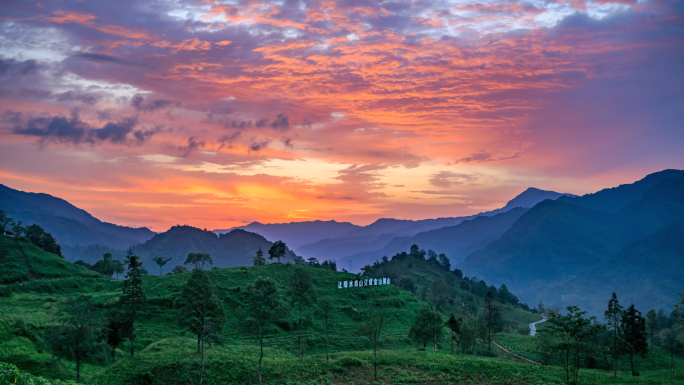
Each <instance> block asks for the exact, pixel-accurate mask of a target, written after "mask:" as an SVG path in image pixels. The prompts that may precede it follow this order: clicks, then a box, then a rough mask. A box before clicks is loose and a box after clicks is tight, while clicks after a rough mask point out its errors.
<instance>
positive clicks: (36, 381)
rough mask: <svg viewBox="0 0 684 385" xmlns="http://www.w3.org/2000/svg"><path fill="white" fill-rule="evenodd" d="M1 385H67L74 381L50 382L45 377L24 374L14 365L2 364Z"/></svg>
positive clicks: (0, 368) (0, 371)
mask: <svg viewBox="0 0 684 385" xmlns="http://www.w3.org/2000/svg"><path fill="white" fill-rule="evenodd" d="M0 384H17V385H67V384H74V382H73V381H60V380H48V379H46V378H43V377H38V376H32V375H31V374H28V373H24V372H22V371H21V370H19V368H17V367H16V366H14V365H12V364H7V363H4V362H0Z"/></svg>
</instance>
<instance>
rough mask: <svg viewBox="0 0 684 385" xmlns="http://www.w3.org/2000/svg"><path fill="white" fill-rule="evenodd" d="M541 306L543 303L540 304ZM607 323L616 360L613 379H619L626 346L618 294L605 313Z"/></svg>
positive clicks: (612, 297)
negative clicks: (622, 355)
mask: <svg viewBox="0 0 684 385" xmlns="http://www.w3.org/2000/svg"><path fill="white" fill-rule="evenodd" d="M540 305H541V302H540ZM604 315H605V317H606V321H608V329H611V334H612V340H613V341H612V344H611V345H612V346H611V347H610V353H611V355H612V356H613V360H614V366H615V367H614V371H613V377H617V366H618V359H619V358H620V355H621V354H622V352H623V349H624V346H623V345H624V344H623V340H622V338H621V337H620V336H621V334H622V332H621V329H620V320H621V319H622V306H621V305H620V301H619V300H618V298H617V293H615V292H613V294H611V297H610V299H609V300H608V308H607V309H606V311H605V312H604Z"/></svg>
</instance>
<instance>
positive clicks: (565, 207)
mask: <svg viewBox="0 0 684 385" xmlns="http://www.w3.org/2000/svg"><path fill="white" fill-rule="evenodd" d="M679 175H680V176H675V177H671V178H667V179H663V180H661V181H660V182H658V183H656V184H655V185H653V186H652V187H651V188H650V189H649V190H648V191H647V192H646V193H645V194H643V196H642V197H641V199H639V200H638V201H636V202H632V203H629V204H627V205H626V206H624V207H622V209H620V210H619V211H617V212H616V213H607V212H604V211H597V210H592V209H589V208H586V207H582V206H578V205H574V204H572V203H568V202H567V201H544V202H541V203H539V204H537V205H536V206H535V207H533V208H532V209H530V210H529V211H528V212H527V213H525V214H524V215H523V216H522V217H520V219H519V220H518V221H517V222H516V223H515V224H514V225H513V226H512V227H511V229H509V230H508V231H507V232H506V233H505V234H504V235H503V236H502V237H501V238H500V239H498V240H497V241H495V242H493V243H492V244H490V245H488V246H487V247H485V248H483V249H481V250H478V251H476V252H474V253H472V254H471V255H469V256H468V257H467V258H466V260H465V261H464V262H463V264H462V268H463V269H464V271H465V272H467V273H468V274H476V275H478V276H481V277H485V278H487V279H490V280H493V281H495V282H506V283H510V285H511V287H512V288H514V289H516V290H525V289H530V288H534V287H535V286H541V285H548V284H553V283H558V282H561V281H563V280H565V279H568V278H570V277H571V276H573V275H574V274H577V273H579V272H580V271H582V270H585V269H587V268H590V267H592V266H595V265H598V264H600V263H602V262H605V261H607V260H608V259H610V258H612V257H613V256H614V255H615V253H617V252H618V251H619V250H620V249H621V248H622V247H623V246H625V245H627V244H628V243H629V242H631V241H634V240H636V239H639V238H642V237H644V236H646V235H648V234H650V233H652V232H653V231H656V230H657V229H659V228H660V227H662V226H664V225H665V224H666V223H668V222H669V221H671V220H673V219H674V218H676V217H679V216H684V194H681V191H684V175H682V174H679ZM570 202H571V201H570ZM528 299H529V298H528Z"/></svg>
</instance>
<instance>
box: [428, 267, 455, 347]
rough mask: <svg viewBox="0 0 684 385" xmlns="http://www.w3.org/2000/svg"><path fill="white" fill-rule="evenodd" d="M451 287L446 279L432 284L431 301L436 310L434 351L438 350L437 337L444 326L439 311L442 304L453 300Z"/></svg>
mask: <svg viewBox="0 0 684 385" xmlns="http://www.w3.org/2000/svg"><path fill="white" fill-rule="evenodd" d="M451 297H452V295H451V288H450V287H449V285H448V284H447V283H446V281H445V280H444V279H439V280H436V281H433V282H432V284H431V285H430V297H429V301H430V304H431V305H432V307H433V309H434V311H435V323H434V351H435V352H437V338H438V334H439V330H438V329H441V328H442V322H441V320H440V319H439V311H440V309H441V308H442V306H444V305H446V304H447V303H448V302H449V300H451Z"/></svg>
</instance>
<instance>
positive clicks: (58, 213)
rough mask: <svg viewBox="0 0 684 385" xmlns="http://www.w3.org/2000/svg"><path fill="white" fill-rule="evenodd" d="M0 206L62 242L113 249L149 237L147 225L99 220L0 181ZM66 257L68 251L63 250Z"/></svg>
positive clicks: (18, 218)
mask: <svg viewBox="0 0 684 385" xmlns="http://www.w3.org/2000/svg"><path fill="white" fill-rule="evenodd" d="M0 210H4V211H5V212H7V213H8V214H9V215H10V216H11V217H12V218H13V219H14V220H15V221H22V222H23V225H24V226H26V225H31V224H34V223H35V224H38V225H40V226H41V227H42V228H44V229H45V231H47V232H48V233H50V234H52V236H53V237H55V239H56V240H57V242H59V243H60V244H61V245H63V246H78V245H80V246H88V245H101V246H106V247H110V248H113V249H116V250H125V249H126V248H128V247H130V246H132V245H134V244H137V243H141V242H145V241H146V240H148V239H150V238H152V236H153V235H154V232H152V231H151V230H149V229H147V228H144V227H143V228H131V227H126V226H118V225H115V224H112V223H107V222H102V221H100V220H99V219H97V218H95V217H93V216H92V215H90V214H89V213H88V212H86V211H85V210H82V209H79V208H78V207H76V206H74V205H72V204H70V203H69V202H67V201H65V200H63V199H60V198H57V197H53V196H51V195H48V194H42V193H30V192H24V191H19V190H14V189H12V188H9V187H7V186H4V185H0ZM66 256H67V258H69V255H68V254H66Z"/></svg>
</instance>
